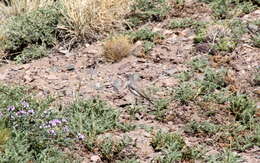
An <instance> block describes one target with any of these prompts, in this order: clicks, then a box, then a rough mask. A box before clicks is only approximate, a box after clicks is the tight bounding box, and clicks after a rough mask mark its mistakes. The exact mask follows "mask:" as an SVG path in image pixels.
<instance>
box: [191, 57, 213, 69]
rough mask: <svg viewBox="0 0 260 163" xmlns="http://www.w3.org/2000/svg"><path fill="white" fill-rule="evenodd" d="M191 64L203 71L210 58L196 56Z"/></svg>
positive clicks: (193, 67) (192, 66)
mask: <svg viewBox="0 0 260 163" xmlns="http://www.w3.org/2000/svg"><path fill="white" fill-rule="evenodd" d="M189 65H190V66H191V68H192V69H193V70H194V71H198V72H203V71H204V69H205V68H206V67H207V65H208V60H207V59H205V58H195V59H193V60H192V61H191V62H190V63H189Z"/></svg>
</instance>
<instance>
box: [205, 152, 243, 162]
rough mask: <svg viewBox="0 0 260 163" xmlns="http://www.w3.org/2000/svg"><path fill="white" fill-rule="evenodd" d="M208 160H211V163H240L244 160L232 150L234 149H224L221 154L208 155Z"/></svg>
mask: <svg viewBox="0 0 260 163" xmlns="http://www.w3.org/2000/svg"><path fill="white" fill-rule="evenodd" d="M206 161H207V162H209V163H220V162H224V163H239V162H241V161H243V160H242V159H241V157H240V156H239V155H237V154H236V153H234V152H232V151H230V150H228V149H224V150H223V151H222V152H221V153H219V154H216V155H211V156H208V158H207V159H206Z"/></svg>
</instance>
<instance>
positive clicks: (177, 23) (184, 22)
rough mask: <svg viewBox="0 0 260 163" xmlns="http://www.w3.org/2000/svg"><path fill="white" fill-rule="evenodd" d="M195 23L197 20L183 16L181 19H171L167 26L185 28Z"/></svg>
mask: <svg viewBox="0 0 260 163" xmlns="http://www.w3.org/2000/svg"><path fill="white" fill-rule="evenodd" d="M197 24H198V22H196V21H194V20H192V19H191V18H183V19H176V20H172V21H171V22H170V24H169V28H170V29H174V28H187V27H191V26H193V25H197Z"/></svg>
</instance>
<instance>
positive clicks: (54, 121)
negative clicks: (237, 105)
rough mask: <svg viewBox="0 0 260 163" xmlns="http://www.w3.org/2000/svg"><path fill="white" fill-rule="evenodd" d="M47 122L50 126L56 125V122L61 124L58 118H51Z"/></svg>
mask: <svg viewBox="0 0 260 163" xmlns="http://www.w3.org/2000/svg"><path fill="white" fill-rule="evenodd" d="M49 124H50V125H51V126H52V127H54V126H56V125H58V124H61V121H60V120H58V119H53V120H51V121H49Z"/></svg>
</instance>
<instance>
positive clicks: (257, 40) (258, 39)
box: [251, 34, 260, 48]
mask: <svg viewBox="0 0 260 163" xmlns="http://www.w3.org/2000/svg"><path fill="white" fill-rule="evenodd" d="M251 40H252V41H253V45H254V46H255V47H257V48H260V34H256V35H254V36H253V37H252V38H251Z"/></svg>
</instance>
